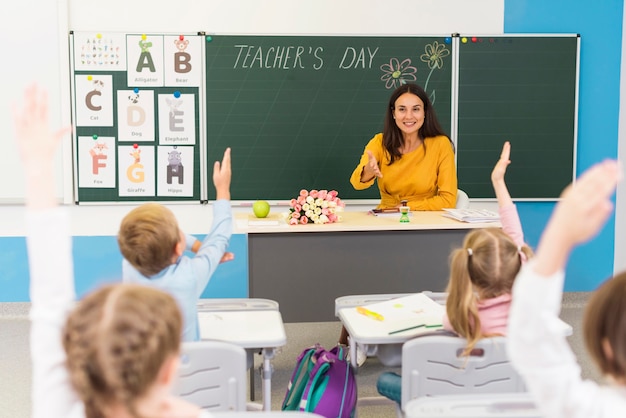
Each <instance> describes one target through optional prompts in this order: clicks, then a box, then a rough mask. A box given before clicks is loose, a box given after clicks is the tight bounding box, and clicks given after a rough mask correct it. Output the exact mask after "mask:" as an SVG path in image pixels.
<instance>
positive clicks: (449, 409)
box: [406, 392, 541, 418]
mask: <svg viewBox="0 0 626 418" xmlns="http://www.w3.org/2000/svg"><path fill="white" fill-rule="evenodd" d="M406 416H407V418H425V417H429V418H456V417H464V418H507V417H515V418H540V417H541V414H540V412H539V410H538V409H537V406H536V404H535V402H534V400H533V399H532V397H531V395H530V393H528V392H526V393H494V394H484V395H474V394H468V395H442V396H435V397H423V398H419V399H413V400H412V401H411V402H409V404H408V405H407V407H406Z"/></svg>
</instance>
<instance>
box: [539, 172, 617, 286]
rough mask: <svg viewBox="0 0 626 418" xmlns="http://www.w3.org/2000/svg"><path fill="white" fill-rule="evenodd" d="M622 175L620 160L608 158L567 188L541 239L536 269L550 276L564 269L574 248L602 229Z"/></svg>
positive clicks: (609, 212) (611, 208)
mask: <svg viewBox="0 0 626 418" xmlns="http://www.w3.org/2000/svg"><path fill="white" fill-rule="evenodd" d="M621 177H622V170H621V167H620V165H619V163H618V162H617V161H611V160H607V161H604V162H602V163H599V164H596V165H594V166H593V167H591V168H590V169H588V170H587V171H586V172H585V173H583V175H582V176H580V178H579V179H578V180H577V181H576V183H574V184H572V185H570V186H568V187H567V188H566V189H565V190H564V191H563V194H562V195H561V201H560V202H559V203H558V204H557V205H556V208H555V209H554V213H553V214H552V216H551V217H550V220H549V222H548V225H547V227H546V229H545V231H544V232H543V234H542V236H541V239H540V241H539V246H538V248H537V255H536V261H535V265H534V269H535V272H537V273H539V274H541V275H543V276H548V275H551V274H553V273H555V272H557V271H558V270H560V269H563V268H564V267H565V264H566V263H567V258H568V257H569V254H570V252H571V251H572V249H573V248H574V247H575V246H576V245H577V244H580V243H583V242H585V241H587V240H589V239H591V238H592V237H593V236H595V235H596V234H597V233H598V232H599V231H600V230H601V229H602V227H603V226H604V223H605V222H606V220H607V218H608V217H609V215H610V214H611V212H612V211H613V202H612V201H611V196H612V195H613V192H614V191H615V187H616V186H617V183H618V181H619V180H620V179H621Z"/></svg>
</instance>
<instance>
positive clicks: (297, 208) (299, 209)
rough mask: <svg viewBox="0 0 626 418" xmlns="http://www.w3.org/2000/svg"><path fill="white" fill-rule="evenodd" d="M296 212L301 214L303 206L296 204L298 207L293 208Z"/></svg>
mask: <svg viewBox="0 0 626 418" xmlns="http://www.w3.org/2000/svg"><path fill="white" fill-rule="evenodd" d="M293 209H294V210H295V211H296V212H300V211H301V210H302V205H301V204H300V203H296V206H294V208H293Z"/></svg>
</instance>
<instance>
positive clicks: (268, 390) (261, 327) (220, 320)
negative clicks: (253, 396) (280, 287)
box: [198, 299, 287, 411]
mask: <svg viewBox="0 0 626 418" xmlns="http://www.w3.org/2000/svg"><path fill="white" fill-rule="evenodd" d="M198 324H199V328H200V338H201V339H203V340H220V341H228V342H231V343H234V344H237V345H239V346H240V347H242V348H245V349H247V350H251V349H260V350H261V351H262V354H263V385H262V387H263V409H264V410H266V411H269V410H270V409H271V406H272V399H271V394H272V365H271V360H272V359H273V358H274V355H275V349H276V348H278V347H282V346H284V345H285V344H286V343H287V336H286V334H285V328H284V326H283V319H282V316H281V314H280V312H279V311H278V304H277V303H276V302H274V301H271V300H268V299H202V300H201V301H199V302H198Z"/></svg>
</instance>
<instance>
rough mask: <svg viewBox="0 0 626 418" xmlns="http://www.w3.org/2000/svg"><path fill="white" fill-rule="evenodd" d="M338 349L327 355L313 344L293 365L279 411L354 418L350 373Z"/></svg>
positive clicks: (354, 395) (354, 389)
mask: <svg viewBox="0 0 626 418" xmlns="http://www.w3.org/2000/svg"><path fill="white" fill-rule="evenodd" d="M346 354H347V350H346V349H345V348H344V347H342V346H337V347H334V348H333V349H332V350H330V351H327V350H325V349H324V347H322V346H320V345H319V344H316V345H315V346H314V347H309V348H307V349H305V350H304V351H303V352H302V353H301V354H300V355H299V356H298V360H297V361H296V368H295V370H294V371H293V375H292V376H291V380H290V381H289V386H288V387H287V393H286V394H285V400H284V401H283V406H282V410H283V411H298V410H299V411H306V412H314V413H316V414H319V415H322V416H324V417H326V418H351V417H354V412H355V411H356V401H357V387H356V379H355V376H354V370H352V367H351V366H350V363H349V362H348V361H347V360H346Z"/></svg>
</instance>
